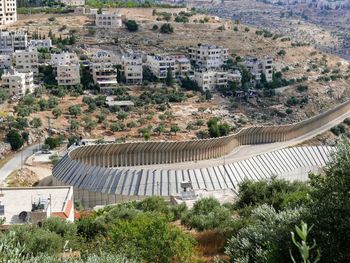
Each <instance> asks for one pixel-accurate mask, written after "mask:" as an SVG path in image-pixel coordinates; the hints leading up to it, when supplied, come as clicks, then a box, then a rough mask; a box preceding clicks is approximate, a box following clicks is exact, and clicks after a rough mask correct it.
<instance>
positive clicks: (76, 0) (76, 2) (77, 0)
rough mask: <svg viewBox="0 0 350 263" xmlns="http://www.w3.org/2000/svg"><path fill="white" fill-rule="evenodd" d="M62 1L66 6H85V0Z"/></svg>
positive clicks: (60, 0)
mask: <svg viewBox="0 0 350 263" xmlns="http://www.w3.org/2000/svg"><path fill="white" fill-rule="evenodd" d="M59 2H60V3H62V4H64V5H66V6H84V5H85V0H59Z"/></svg>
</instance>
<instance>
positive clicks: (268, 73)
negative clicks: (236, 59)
mask: <svg viewBox="0 0 350 263" xmlns="http://www.w3.org/2000/svg"><path fill="white" fill-rule="evenodd" d="M240 64H241V65H243V66H244V67H246V68H247V69H248V70H249V71H250V73H251V74H252V76H253V78H254V80H255V81H256V82H259V81H260V80H261V75H262V74H264V75H265V77H266V81H267V82H270V81H272V78H273V60H272V58H264V59H258V58H253V57H248V58H246V59H245V61H244V62H242V63H240Z"/></svg>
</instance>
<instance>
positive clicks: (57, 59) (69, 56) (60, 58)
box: [51, 52, 79, 67]
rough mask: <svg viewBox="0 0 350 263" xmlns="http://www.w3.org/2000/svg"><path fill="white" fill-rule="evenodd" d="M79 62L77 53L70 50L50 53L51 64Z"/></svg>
mask: <svg viewBox="0 0 350 263" xmlns="http://www.w3.org/2000/svg"><path fill="white" fill-rule="evenodd" d="M66 64H79V59H78V56H77V54H75V53H70V52H62V53H55V54H51V65H52V66H54V67H57V66H58V65H66Z"/></svg>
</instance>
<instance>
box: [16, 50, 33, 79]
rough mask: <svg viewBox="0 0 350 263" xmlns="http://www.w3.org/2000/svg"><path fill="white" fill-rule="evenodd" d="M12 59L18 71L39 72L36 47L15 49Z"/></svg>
mask: <svg viewBox="0 0 350 263" xmlns="http://www.w3.org/2000/svg"><path fill="white" fill-rule="evenodd" d="M13 60H14V65H15V67H16V70H17V71H18V72H20V73H28V72H33V73H34V75H38V74H39V63H38V51H37V50H36V49H29V50H17V51H16V52H14V53H13Z"/></svg>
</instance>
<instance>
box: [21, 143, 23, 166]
mask: <svg viewBox="0 0 350 263" xmlns="http://www.w3.org/2000/svg"><path fill="white" fill-rule="evenodd" d="M21 171H23V148H22V150H21Z"/></svg>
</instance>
